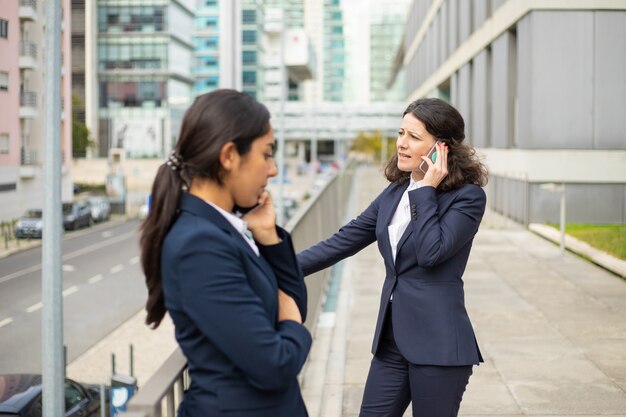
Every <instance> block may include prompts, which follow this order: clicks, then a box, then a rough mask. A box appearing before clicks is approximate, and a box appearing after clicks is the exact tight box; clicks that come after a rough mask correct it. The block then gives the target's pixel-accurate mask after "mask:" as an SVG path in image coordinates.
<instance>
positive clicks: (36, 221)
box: [15, 209, 43, 239]
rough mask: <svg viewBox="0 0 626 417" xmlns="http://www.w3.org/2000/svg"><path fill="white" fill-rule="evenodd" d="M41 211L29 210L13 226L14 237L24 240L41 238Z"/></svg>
mask: <svg viewBox="0 0 626 417" xmlns="http://www.w3.org/2000/svg"><path fill="white" fill-rule="evenodd" d="M42 216H43V215H42V213H41V209H30V210H27V211H26V213H24V214H23V215H22V217H20V218H19V220H18V221H17V224H16V225H15V237H16V238H18V239H24V238H39V239H40V238H41V232H42V230H43V218H42Z"/></svg>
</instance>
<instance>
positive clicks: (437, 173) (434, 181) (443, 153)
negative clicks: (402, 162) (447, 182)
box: [422, 142, 448, 188]
mask: <svg viewBox="0 0 626 417" xmlns="http://www.w3.org/2000/svg"><path fill="white" fill-rule="evenodd" d="M436 147H437V159H436V161H435V162H432V161H431V160H430V159H429V158H427V157H425V156H422V160H424V161H426V163H427V164H428V171H426V174H424V179H423V180H422V185H423V186H427V185H430V186H431V187H434V188H437V187H438V186H439V184H441V181H443V179H444V178H445V177H446V176H447V175H448V145H446V144H445V143H443V142H440V143H438V144H437V145H436Z"/></svg>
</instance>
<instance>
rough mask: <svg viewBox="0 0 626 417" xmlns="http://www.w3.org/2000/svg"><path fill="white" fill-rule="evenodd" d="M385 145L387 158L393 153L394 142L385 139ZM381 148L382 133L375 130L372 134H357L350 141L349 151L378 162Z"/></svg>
mask: <svg viewBox="0 0 626 417" xmlns="http://www.w3.org/2000/svg"><path fill="white" fill-rule="evenodd" d="M385 139H386V141H385V142H386V144H387V154H386V155H387V158H388V157H390V156H391V155H393V153H394V152H395V141H394V140H393V139H391V140H390V138H385ZM382 148H383V132H381V131H380V130H376V131H374V132H369V133H365V132H359V134H358V135H357V137H356V138H355V139H354V140H353V141H352V147H351V150H352V151H354V152H359V153H362V154H364V155H366V156H367V157H368V158H369V159H370V160H371V161H380V158H381V151H382Z"/></svg>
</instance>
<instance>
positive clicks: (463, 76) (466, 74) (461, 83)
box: [453, 63, 472, 135]
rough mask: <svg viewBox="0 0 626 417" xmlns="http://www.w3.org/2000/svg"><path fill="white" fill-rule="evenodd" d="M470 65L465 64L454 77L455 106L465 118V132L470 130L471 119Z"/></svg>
mask: <svg viewBox="0 0 626 417" xmlns="http://www.w3.org/2000/svg"><path fill="white" fill-rule="evenodd" d="M471 74H472V67H471V64H469V63H468V64H465V65H464V66H463V67H462V68H461V69H460V70H459V72H458V73H457V77H456V86H455V87H456V89H455V90H456V91H455V93H453V94H454V96H456V108H457V110H458V111H459V112H461V115H462V116H463V118H464V119H465V134H466V135H467V132H471V121H472V111H471V107H472V101H471V97H472V95H471V82H472V78H471Z"/></svg>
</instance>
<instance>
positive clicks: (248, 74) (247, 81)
mask: <svg viewBox="0 0 626 417" xmlns="http://www.w3.org/2000/svg"><path fill="white" fill-rule="evenodd" d="M242 78H243V84H244V85H251V84H256V72H252V71H244V72H243V74H242Z"/></svg>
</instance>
